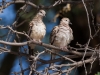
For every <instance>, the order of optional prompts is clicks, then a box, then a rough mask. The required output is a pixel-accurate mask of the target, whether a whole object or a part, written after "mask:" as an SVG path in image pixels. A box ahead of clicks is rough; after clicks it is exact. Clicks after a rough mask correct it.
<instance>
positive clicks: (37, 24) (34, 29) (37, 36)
mask: <svg viewBox="0 0 100 75" xmlns="http://www.w3.org/2000/svg"><path fill="white" fill-rule="evenodd" d="M45 14H46V12H45V11H44V10H39V12H38V13H37V14H36V16H35V17H34V18H33V19H32V21H31V22H30V23H29V25H30V30H29V36H30V38H31V39H32V40H36V41H39V42H41V40H42V39H43V38H44V36H45V34H46V26H45V24H44V23H43V21H42V19H43V17H44V16H45ZM35 46H36V45H35V44H29V54H30V55H33V52H34V51H33V50H34V48H35Z"/></svg>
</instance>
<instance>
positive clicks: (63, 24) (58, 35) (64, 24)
mask: <svg viewBox="0 0 100 75" xmlns="http://www.w3.org/2000/svg"><path fill="white" fill-rule="evenodd" d="M69 23H70V20H69V19H68V18H63V19H62V20H61V21H60V24H59V25H58V26H55V27H54V28H53V30H52V32H51V35H50V43H51V44H52V45H54V46H57V47H60V48H64V47H67V45H68V44H69V43H70V42H71V41H72V40H73V31H72V29H71V28H70V26H69ZM52 51H53V52H55V53H56V52H59V51H57V50H52ZM52 59H55V55H54V54H52Z"/></svg>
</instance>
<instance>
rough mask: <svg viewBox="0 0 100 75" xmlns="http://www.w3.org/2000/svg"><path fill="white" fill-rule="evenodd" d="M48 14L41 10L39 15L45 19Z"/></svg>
mask: <svg viewBox="0 0 100 75" xmlns="http://www.w3.org/2000/svg"><path fill="white" fill-rule="evenodd" d="M45 14H46V12H45V11H44V10H39V12H38V15H39V16H41V17H43V16H45Z"/></svg>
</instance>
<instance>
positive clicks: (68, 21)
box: [61, 18, 72, 25]
mask: <svg viewBox="0 0 100 75" xmlns="http://www.w3.org/2000/svg"><path fill="white" fill-rule="evenodd" d="M61 23H62V24H66V25H69V24H72V23H71V22H70V20H69V18H62V20H61Z"/></svg>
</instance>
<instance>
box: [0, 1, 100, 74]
mask: <svg viewBox="0 0 100 75" xmlns="http://www.w3.org/2000/svg"><path fill="white" fill-rule="evenodd" d="M6 1H10V0H6ZM55 1H56V0H31V2H33V3H34V4H36V5H44V6H49V5H51V4H53V3H54V2H55ZM64 1H76V2H74V3H70V8H69V9H70V10H68V9H64V7H65V8H66V5H67V4H66V3H63V4H60V5H57V6H55V7H53V8H50V9H46V10H45V11H46V17H44V19H43V21H44V23H45V25H46V31H47V32H46V36H45V38H44V39H43V42H44V43H47V44H49V37H50V33H51V30H52V29H53V27H54V26H56V25H58V24H59V22H60V20H61V18H63V17H68V18H69V19H70V21H71V22H72V25H70V27H71V28H72V30H73V35H74V40H73V41H72V42H71V44H70V46H72V47H77V46H76V43H77V42H78V43H79V44H82V45H84V44H86V43H87V41H88V39H89V28H88V21H87V16H86V11H85V8H84V6H83V4H82V2H81V0H64ZM78 1H79V2H78ZM86 1H87V2H86V5H87V9H88V12H89V17H90V25H91V30H92V35H94V34H95V32H96V31H97V29H98V28H99V25H100V0H91V1H90V0H86ZM0 2H2V0H0ZM23 5H24V4H21V3H18V4H12V5H10V6H8V7H7V8H5V9H4V10H3V12H1V13H0V18H2V20H1V21H0V25H4V26H7V25H10V26H12V24H13V22H14V21H15V20H17V22H18V23H17V25H19V24H20V23H21V22H23V21H24V20H26V21H25V23H23V24H22V25H21V26H18V27H16V28H15V30H17V31H20V32H23V31H25V32H27V31H28V27H29V25H28V24H29V22H30V21H31V20H32V18H33V17H34V15H35V14H36V13H37V12H38V9H36V8H33V7H32V6H29V5H28V6H27V9H26V11H25V12H24V11H21V12H20V13H19V14H17V11H18V10H19V9H20V8H21V7H22V6H23ZM63 9H64V10H63ZM67 10H68V11H67ZM55 15H56V16H57V15H59V17H55ZM54 20H56V21H55V22H54ZM8 32H9V30H8V29H0V40H5V41H6V40H7V39H6V38H7V33H8ZM8 37H11V39H9V40H10V41H14V40H16V41H18V42H23V41H26V40H27V38H25V37H24V36H22V35H20V40H18V38H17V37H16V36H15V35H10V36H8ZM99 42H100V33H98V34H97V36H96V37H95V38H94V39H92V40H91V42H90V44H89V46H91V47H93V48H94V47H96V45H98V44H99ZM0 46H4V45H2V44H0ZM8 48H9V49H11V50H12V51H15V52H18V51H19V49H20V50H21V51H20V52H23V48H20V47H14V46H13V47H11V46H8ZM24 48H28V47H27V46H24ZM43 49H44V48H43V47H40V46H37V47H36V48H35V51H40V52H41V51H42V50H43ZM62 54H64V55H66V54H67V53H62ZM41 58H43V59H44V58H45V60H50V55H49V54H44V55H43V56H41ZM20 60H21V62H22V63H23V64H22V66H23V69H26V68H28V67H29V62H28V61H27V58H26V57H24V56H23V57H20V56H16V55H13V54H9V53H1V54H0V75H14V74H13V73H12V72H20V71H21V68H20V66H19V61H20ZM74 60H76V61H78V60H80V59H79V58H78V59H74ZM61 63H70V62H68V61H61V62H59V63H57V64H61ZM45 66H48V64H47V65H42V66H39V67H38V68H37V70H42V69H44V68H45ZM86 67H87V70H88V73H89V69H90V64H87V65H86ZM99 67H100V66H99V62H98V61H96V62H95V63H94V65H93V68H92V72H91V73H89V75H95V74H96V73H97V72H100V68H99ZM63 69H67V68H63ZM28 73H29V70H27V71H25V73H24V75H27V74H28ZM70 75H85V72H84V67H83V66H81V67H80V68H76V69H74V70H73V71H72V72H71V73H70Z"/></svg>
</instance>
